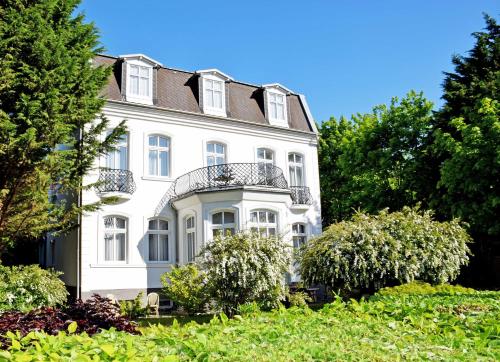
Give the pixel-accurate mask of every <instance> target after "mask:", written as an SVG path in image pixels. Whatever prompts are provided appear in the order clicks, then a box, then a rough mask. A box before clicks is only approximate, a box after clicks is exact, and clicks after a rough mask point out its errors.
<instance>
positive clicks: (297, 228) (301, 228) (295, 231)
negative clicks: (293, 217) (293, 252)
mask: <svg viewBox="0 0 500 362" xmlns="http://www.w3.org/2000/svg"><path fill="white" fill-rule="evenodd" d="M292 238H293V247H294V248H300V247H301V246H302V245H305V243H306V241H307V236H306V226H305V225H304V224H301V223H296V224H293V225H292Z"/></svg>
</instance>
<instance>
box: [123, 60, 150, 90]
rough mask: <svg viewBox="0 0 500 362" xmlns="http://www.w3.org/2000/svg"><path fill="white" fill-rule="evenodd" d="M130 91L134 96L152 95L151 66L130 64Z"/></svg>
mask: <svg viewBox="0 0 500 362" xmlns="http://www.w3.org/2000/svg"><path fill="white" fill-rule="evenodd" d="M128 70H129V78H128V79H129V87H128V89H129V92H130V94H131V95H132V96H136V97H143V98H149V97H151V88H152V87H151V70H152V68H151V67H145V66H141V65H137V64H130V65H129V69H128Z"/></svg>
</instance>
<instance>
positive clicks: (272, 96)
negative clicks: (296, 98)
mask: <svg viewBox="0 0 500 362" xmlns="http://www.w3.org/2000/svg"><path fill="white" fill-rule="evenodd" d="M278 97H282V99H283V102H282V103H281V102H279V103H278V102H277V98H278ZM266 99H267V120H268V122H269V124H271V125H273V126H280V127H288V104H287V94H286V93H285V92H283V91H282V90H281V88H279V87H274V86H273V87H269V88H267V89H266ZM273 104H275V105H276V116H275V115H274V114H273ZM278 104H281V105H282V106H283V118H281V117H278Z"/></svg>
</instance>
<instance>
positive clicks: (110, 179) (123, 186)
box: [96, 168, 136, 194]
mask: <svg viewBox="0 0 500 362" xmlns="http://www.w3.org/2000/svg"><path fill="white" fill-rule="evenodd" d="M135 188H136V186H135V182H134V176H133V174H132V172H131V171H129V170H119V169H112V168H101V169H100V170H99V180H98V181H97V186H96V189H97V191H99V192H101V193H102V192H123V193H126V194H133V193H134V191H135Z"/></svg>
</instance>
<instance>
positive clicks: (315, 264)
mask: <svg viewBox="0 0 500 362" xmlns="http://www.w3.org/2000/svg"><path fill="white" fill-rule="evenodd" d="M469 242H470V238H469V236H468V234H467V233H466V231H465V230H464V229H463V228H462V226H461V225H460V223H459V221H458V220H456V219H455V220H452V221H450V222H437V221H435V220H433V218H432V214H431V213H430V212H429V211H426V212H421V211H419V210H418V209H416V208H414V209H410V208H403V210H402V211H399V212H394V213H388V212H387V210H384V211H381V212H380V213H379V214H377V215H373V216H371V215H367V214H362V213H357V214H356V215H354V217H353V218H352V220H351V221H342V222H340V223H337V224H333V225H331V226H330V227H329V228H328V229H327V230H325V232H324V233H323V234H322V235H321V236H320V237H318V238H316V239H313V240H311V241H310V242H309V243H308V244H307V246H306V247H305V249H304V251H303V253H302V255H301V257H300V274H301V276H302V278H303V279H304V281H305V282H306V283H309V284H325V285H328V286H331V287H334V288H339V289H347V290H349V289H353V288H368V289H379V288H381V287H384V286H387V285H390V284H394V283H405V282H411V281H413V280H414V279H420V280H423V281H428V282H432V283H444V282H447V281H449V280H453V279H455V278H456V277H457V275H458V273H459V270H460V267H461V266H462V265H464V264H466V263H467V262H468V253H469V248H468V246H467V244H468V243H469Z"/></svg>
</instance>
